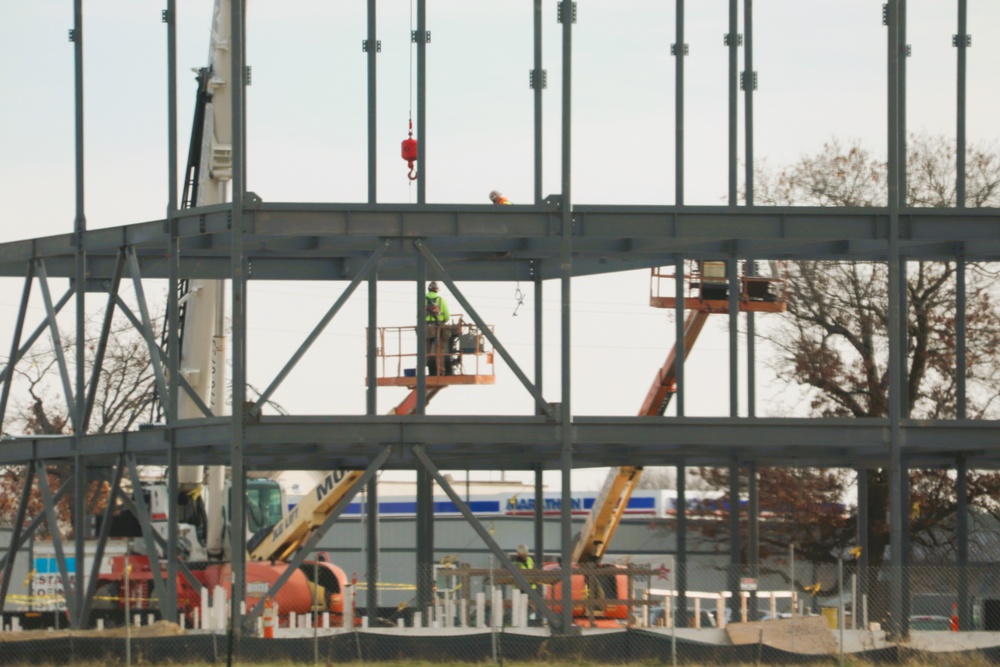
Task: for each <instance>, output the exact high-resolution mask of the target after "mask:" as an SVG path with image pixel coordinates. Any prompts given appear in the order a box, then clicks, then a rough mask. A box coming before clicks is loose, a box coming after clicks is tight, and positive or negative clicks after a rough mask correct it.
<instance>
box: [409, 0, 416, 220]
mask: <svg viewBox="0 0 1000 667" xmlns="http://www.w3.org/2000/svg"><path fill="white" fill-rule="evenodd" d="M414 35H415V33H414V32H413V0H410V66H409V72H408V74H409V75H410V76H409V79H410V94H409V97H408V99H407V102H408V103H409V105H410V134H409V137H410V138H411V139H412V138H413V48H414V46H413V45H414V39H413V37H414ZM410 164H411V166H412V163H410ZM409 180H410V192H409V198H410V203H413V181H415V180H416V174H414V172H413V169H412V168H411V169H410V174H409Z"/></svg>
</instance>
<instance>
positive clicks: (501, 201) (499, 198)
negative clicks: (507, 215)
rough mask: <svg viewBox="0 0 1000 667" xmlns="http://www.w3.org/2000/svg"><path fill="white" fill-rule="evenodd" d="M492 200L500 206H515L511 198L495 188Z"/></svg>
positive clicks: (491, 194) (491, 195)
mask: <svg viewBox="0 0 1000 667" xmlns="http://www.w3.org/2000/svg"><path fill="white" fill-rule="evenodd" d="M490 201H491V202H493V203H494V204H497V205H499V206H513V204H511V203H510V200H509V199H507V198H506V197H504V196H503V195H502V194H501V193H500V191H499V190H494V191H492V192H491V193H490Z"/></svg>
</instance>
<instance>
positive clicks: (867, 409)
mask: <svg viewBox="0 0 1000 667" xmlns="http://www.w3.org/2000/svg"><path fill="white" fill-rule="evenodd" d="M966 164H967V184H966V190H967V203H968V205H970V206H998V205H1000V150H998V148H997V146H996V145H995V144H989V145H974V146H970V147H969V148H968V150H967V152H966ZM907 167H908V170H907V171H908V178H907V188H906V196H907V202H908V204H909V205H910V206H930V207H941V208H945V207H953V206H955V197H956V193H955V151H954V148H953V147H952V145H951V142H949V141H948V140H946V139H945V138H943V137H935V136H928V135H920V134H918V135H913V136H911V137H910V141H909V144H908V159H907ZM886 174H887V170H886V164H885V163H884V162H883V161H881V160H879V159H878V158H876V157H874V156H873V155H872V153H871V152H870V151H868V150H867V149H865V148H864V147H863V146H862V145H861V144H860V143H859V142H852V143H850V144H848V145H843V144H841V143H840V142H839V141H836V140H834V141H831V142H829V143H827V144H826V145H825V146H824V147H823V149H822V150H821V151H820V152H819V153H817V154H815V155H808V156H804V157H802V158H800V160H799V161H798V162H796V163H795V164H793V165H792V166H790V167H787V168H785V169H782V170H780V171H778V172H776V173H772V172H770V171H768V170H766V169H761V170H759V171H758V173H757V175H756V178H755V200H756V201H757V202H758V203H760V204H779V205H811V206H817V205H818V206H844V207H866V206H880V205H884V204H885V202H886V201H887V195H886V182H887V177H886ZM904 260H905V258H904ZM904 267H905V270H906V291H905V300H906V304H905V305H906V323H905V332H906V363H905V365H904V366H905V367H904V387H903V389H904V391H903V394H904V396H903V398H904V400H905V406H904V416H905V417H915V418H926V419H942V418H944V419H947V418H955V417H956V416H957V414H958V400H959V399H958V395H957V386H958V384H957V377H956V373H955V368H956V354H955V353H956V321H957V315H958V313H957V310H956V297H957V294H956V279H955V276H956V272H957V271H958V266H957V265H956V264H955V263H954V262H931V261H923V260H914V261H909V262H904ZM965 269H966V271H967V280H966V300H967V305H966V331H967V346H966V353H967V357H966V361H967V372H966V382H967V388H968V389H967V395H966V411H967V416H968V417H969V418H973V419H983V418H996V417H997V415H998V405H997V401H998V398H1000V312H998V309H997V307H996V304H995V300H996V298H997V292H996V287H995V284H996V280H995V279H996V273H995V268H994V267H992V266H990V265H984V264H975V263H969V264H966V267H965ZM787 299H788V313H787V316H786V317H784V318H775V319H772V320H771V321H770V323H769V325H770V326H769V327H768V328H767V329H764V327H760V328H759V332H760V331H763V333H760V335H761V336H762V337H763V338H764V339H765V340H766V342H767V343H769V344H770V346H771V347H772V348H773V350H774V354H773V355H771V356H770V363H771V365H772V367H773V369H774V371H775V373H776V375H777V377H778V378H780V379H782V380H784V381H786V382H788V383H796V384H799V385H801V386H803V387H804V388H805V389H806V390H807V393H808V396H809V397H810V409H811V411H812V413H813V414H815V415H817V416H838V417H852V416H853V417H883V418H884V417H886V416H887V415H888V413H889V410H888V406H889V402H888V401H889V397H888V389H889V379H888V360H889V340H888V324H889V320H888V317H889V312H888V310H889V309H888V271H887V267H886V265H885V264H884V263H880V262H858V261H849V262H815V261H802V260H800V261H794V262H791V263H790V270H789V282H788V296H787ZM703 473H704V475H705V477H706V479H707V480H709V481H710V483H712V484H713V485H714V486H716V488H719V489H724V488H725V487H726V485H727V484H728V472H727V471H725V470H707V469H706V470H704V471H703ZM765 475H767V476H770V477H771V478H772V479H773V481H775V482H776V484H773V485H772V484H763V485H762V488H761V505H762V507H766V508H767V509H768V510H769V511H772V512H776V513H778V515H779V516H781V517H782V519H783V521H781V522H774V524H773V527H774V528H775V529H776V530H779V531H780V532H782V533H783V535H776V536H772V537H774V542H775V544H780V543H781V541H782V540H784V541H785V542H786V543H787V542H788V541H795V542H796V544H798V545H803V547H804V548H806V549H808V551H809V553H810V555H811V556H812V557H813V558H814V559H817V560H834V559H836V558H837V557H838V554H840V553H842V552H843V549H844V548H845V547H846V546H849V545H850V543H851V542H853V540H854V537H853V536H854V535H855V534H856V530H857V522H856V516H855V515H854V514H853V513H848V514H849V517H848V518H849V520H847V521H845V520H844V518H845V508H844V506H843V505H842V504H841V502H839V499H838V498H837V495H840V498H842V497H843V495H842V494H843V490H844V489H845V488H846V487H847V486H849V484H850V483H851V480H850V479H849V475H850V474H849V473H847V472H845V471H839V472H838V471H829V470H799V471H795V473H794V474H791V473H787V474H786V472H782V471H777V470H762V477H764V476H765ZM970 477H971V480H970V485H969V502H970V503H971V504H972V505H973V506H975V507H978V508H979V509H980V511H983V512H989V513H994V514H995V513H996V510H997V507H996V502H995V500H994V499H995V498H996V497H997V494H998V493H1000V475H998V474H995V473H989V474H973V475H971V476H970ZM791 478H794V480H792V479H791ZM791 481H794V486H792V487H791V488H797V489H798V493H799V495H802V496H803V497H802V498H801V499H799V500H797V501H793V500H792V499H791V498H789V497H788V494H787V493H786V490H787V489H788V488H789V484H790V483H791ZM910 485H911V503H912V507H911V512H910V514H911V521H910V530H911V539H912V540H913V543H914V544H915V545H918V546H924V547H926V548H925V549H924V550H922V553H924V554H944V553H946V551H947V550H945V549H942V548H941V545H940V542H941V541H942V539H941V538H942V534H943V533H942V529H945V530H946V531H947V532H949V534H952V535H953V533H950V527H951V525H952V524H953V521H954V515H955V509H956V499H955V478H954V475H949V474H947V473H941V472H940V471H911V473H910ZM772 487H773V488H772ZM767 489H770V491H766V490H767ZM766 493H767V494H770V495H766ZM868 495H869V507H868V525H869V529H868V542H869V545H870V553H869V557H870V562H871V563H872V564H878V563H880V562H881V559H882V557H883V553H884V549H885V547H886V546H887V544H888V525H887V523H886V521H885V517H886V511H887V508H888V500H889V498H888V477H887V475H886V471H884V470H873V471H870V472H869V476H868ZM803 502H806V503H810V502H811V503H812V504H811V505H810V506H803V505H802V503H803ZM853 511H854V512H856V509H855V510H853ZM824 513H825V514H826V516H821V515H822V514H824ZM819 523H823V524H824V525H827V526H829V527H830V528H831V529H830V530H826V531H817V530H816V526H817V525H818V524H819ZM720 527H721V528H722V530H723V531H724V530H725V528H726V526H725V525H724V524H723V525H721V526H720ZM764 539H765V540H767V539H769V538H767V537H765V538H764ZM931 557H933V556H931Z"/></svg>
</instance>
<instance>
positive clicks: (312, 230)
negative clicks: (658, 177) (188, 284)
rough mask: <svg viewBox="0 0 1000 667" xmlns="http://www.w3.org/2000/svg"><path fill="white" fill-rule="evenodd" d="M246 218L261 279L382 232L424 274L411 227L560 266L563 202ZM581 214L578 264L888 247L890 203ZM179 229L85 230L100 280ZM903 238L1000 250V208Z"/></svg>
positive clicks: (348, 266) (211, 219)
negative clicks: (122, 254) (118, 259)
mask: <svg viewBox="0 0 1000 667" xmlns="http://www.w3.org/2000/svg"><path fill="white" fill-rule="evenodd" d="M230 215H231V214H230V211H229V210H228V209H224V208H221V207H219V206H212V207H204V208H200V209H188V210H185V211H183V212H182V214H181V215H180V216H179V217H178V228H179V240H180V245H181V260H180V273H181V277H185V278H187V277H190V278H223V277H226V276H227V275H228V273H227V271H228V267H229V251H230V247H231V242H230V234H231V230H230ZM245 219H246V221H247V230H248V233H247V234H246V235H245V236H244V247H245V252H246V255H247V257H248V258H249V259H250V262H251V274H250V277H251V279H268V280H300V279H308V280H350V279H352V278H353V277H354V276H355V275H356V272H357V271H358V270H360V267H361V265H362V264H363V262H364V258H365V257H366V256H367V255H368V254H370V253H371V251H372V249H373V248H374V247H375V245H376V244H377V243H378V239H380V238H382V239H397V240H398V242H397V243H394V244H392V246H391V247H390V249H389V251H388V253H387V254H386V258H387V259H386V260H385V265H384V267H380V270H379V278H380V279H382V280H412V276H413V266H414V263H415V261H416V255H415V253H414V251H413V249H412V246H411V245H410V244H409V243H404V241H405V240H409V239H414V238H421V239H426V243H427V245H428V247H430V248H432V250H433V253H434V255H435V256H436V257H438V258H439V259H440V260H441V261H442V263H443V264H445V265H446V267H447V268H448V271H449V274H451V275H452V276H453V277H454V278H455V279H456V280H515V279H526V278H528V277H534V276H536V275H540V276H541V277H542V278H554V277H557V276H558V275H559V273H558V271H559V268H558V261H559V256H560V255H559V253H560V246H559V244H560V238H561V225H562V223H561V218H560V214H559V210H558V208H557V207H555V206H549V205H543V206H515V207H497V206H479V205H464V206H463V205H437V206H434V205H423V206H412V205H404V204H374V205H368V204H294V203H288V204H265V203H255V204H252V205H251V206H250V207H249V208H248V209H247V210H246V212H245ZM573 225H574V228H573V257H574V261H573V265H574V275H590V274H599V273H612V272H616V271H622V270H629V269H635V268H646V267H649V266H656V265H658V264H662V263H664V262H666V261H667V259H668V257H670V256H672V255H673V254H684V255H686V256H690V257H724V256H729V255H731V254H733V253H735V254H736V255H737V256H738V257H753V258H755V259H769V258H807V259H832V260H846V259H882V258H884V257H885V256H886V254H887V250H888V213H887V211H886V210H885V209H882V208H858V209H850V208H832V207H831V208H816V207H790V206H783V207H725V206H679V207H678V206H577V207H575V208H574V209H573ZM169 238H170V235H169V233H168V227H167V225H166V222H165V221H162V220H161V221H153V222H145V223H138V224H134V225H127V226H123V227H112V228H107V229H97V230H89V231H87V232H85V233H84V236H83V246H84V249H85V250H86V252H87V255H88V268H89V270H90V272H91V276H92V280H94V281H98V282H99V281H101V280H107V279H109V278H110V277H111V276H112V275H113V271H114V261H115V256H116V254H117V252H118V249H119V248H120V247H122V246H128V247H133V248H135V250H136V253H137V256H138V259H139V263H140V267H141V272H142V275H143V276H145V277H148V278H165V277H166V276H167V273H168V264H167V261H166V247H167V242H168V240H169ZM900 248H901V253H902V254H903V255H904V256H905V257H910V258H914V259H953V258H955V257H958V256H960V255H964V256H965V257H966V258H968V259H970V260H996V259H1000V210H998V209H905V210H904V211H903V212H902V213H901V215H900ZM73 253H74V246H73V235H71V234H65V235H61V236H51V237H46V238H40V239H34V240H29V241H16V242H12V243H4V244H0V276H11V277H21V276H22V275H23V272H24V263H25V262H27V261H29V260H32V259H36V258H43V259H45V260H46V261H47V268H48V270H49V275H50V276H54V277H56V276H58V277H70V276H71V275H72V273H73V270H74V266H75V265H74V254H73ZM529 262H533V263H534V271H535V273H531V268H530V267H529Z"/></svg>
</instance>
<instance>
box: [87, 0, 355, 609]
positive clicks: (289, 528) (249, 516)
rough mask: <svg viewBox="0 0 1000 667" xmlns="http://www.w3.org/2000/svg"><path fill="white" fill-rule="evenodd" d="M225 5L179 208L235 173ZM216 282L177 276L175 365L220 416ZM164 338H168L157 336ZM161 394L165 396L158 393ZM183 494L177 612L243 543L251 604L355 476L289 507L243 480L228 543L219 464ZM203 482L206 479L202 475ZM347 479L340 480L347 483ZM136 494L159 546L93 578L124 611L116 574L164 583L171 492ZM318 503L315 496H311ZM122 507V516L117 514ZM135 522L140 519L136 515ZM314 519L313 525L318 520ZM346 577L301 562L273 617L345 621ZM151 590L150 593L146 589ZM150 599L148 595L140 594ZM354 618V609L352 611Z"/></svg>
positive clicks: (135, 582)
mask: <svg viewBox="0 0 1000 667" xmlns="http://www.w3.org/2000/svg"><path fill="white" fill-rule="evenodd" d="M230 7H231V3H230V2H228V1H226V0H216V2H215V8H214V11H213V14H212V16H213V19H212V31H211V41H210V48H209V65H208V67H206V68H203V69H201V70H200V71H199V72H198V84H199V87H198V95H197V100H196V109H195V114H194V126H193V130H192V135H191V142H190V147H189V152H188V161H187V170H186V173H185V180H184V195H183V198H182V206H183V207H185V208H188V207H191V206H206V205H210V204H221V203H224V202H225V201H226V199H227V196H226V190H227V185H228V182H229V181H230V180H231V179H232V175H233V173H232V140H233V122H232V108H231V89H230V82H229V81H228V77H229V76H230V73H231V71H232V54H231V32H232V31H231V16H230ZM224 293H225V290H224V283H223V281H221V280H201V281H194V280H191V281H181V285H180V289H179V294H178V301H179V309H180V310H181V311H182V313H183V316H182V318H181V327H180V331H179V332H178V338H179V340H180V345H179V347H180V371H181V374H182V375H183V377H184V379H185V380H186V381H187V382H188V384H190V385H191V386H192V387H193V388H194V390H195V393H197V395H198V398H199V399H200V402H201V403H203V404H205V405H207V406H209V407H210V408H211V409H212V410H213V411H214V412H215V413H216V414H222V410H223V408H224V403H225V395H224V391H225V386H226V382H225V378H224V377H222V373H223V370H224V368H225V366H226V364H225V359H224V354H225V349H226V346H225V338H224V337H225V332H224V317H223V314H224V313H225V307H224V302H223V295H224ZM163 340H164V343H165V342H166V340H167V336H166V335H164V338H163ZM161 398H162V397H161ZM178 415H179V418H181V419H187V418H195V417H201V416H203V412H202V410H201V408H200V407H199V406H198V405H196V401H195V400H194V399H192V398H191V397H189V396H187V395H185V394H184V393H183V392H182V394H181V400H180V403H179V405H178ZM177 470H178V473H177V474H178V481H179V486H180V489H181V497H180V498H179V499H178V501H179V502H178V505H179V507H180V508H181V511H180V512H179V513H181V514H182V515H183V516H182V517H180V518H178V517H174V519H173V520H174V521H179V527H180V530H179V534H180V540H179V541H180V543H181V545H183V546H182V548H181V550H180V551H181V554H180V555H181V559H182V560H183V561H185V567H184V568H183V569H184V572H183V573H180V574H178V580H177V582H176V586H177V604H178V609H179V611H180V612H181V613H182V614H184V615H187V616H189V617H190V616H191V615H192V614H193V613H194V611H195V610H196V609H198V608H199V605H201V604H202V602H203V601H202V600H201V599H200V598H201V590H202V588H204V589H208V590H210V591H211V590H213V588H214V587H215V586H220V587H222V588H223V589H224V590H225V591H226V596H227V597H230V596H231V590H232V571H231V568H230V565H229V563H228V562H227V561H228V560H229V559H230V558H231V555H232V554H231V550H232V549H239V548H246V547H247V545H249V549H248V553H249V558H250V559H249V560H248V562H247V563H246V581H245V584H246V585H245V590H246V602H247V605H248V608H251V607H252V606H253V605H255V604H256V603H257V601H258V600H259V599H260V597H261V596H262V595H263V594H264V593H266V592H267V591H268V590H270V588H271V586H272V585H273V584H274V583H275V582H276V581H277V580H278V579H279V577H282V576H283V575H284V574H285V573H286V571H287V569H288V565H287V563H286V562H283V560H284V559H287V558H289V557H290V556H291V555H292V554H294V552H295V551H296V550H297V549H299V548H300V547H301V546H302V545H303V543H304V541H305V539H307V538H308V535H309V534H311V533H312V531H313V530H315V528H316V527H317V526H318V525H320V524H321V523H322V520H323V518H324V513H327V514H328V513H329V512H330V511H332V508H333V506H334V505H336V501H337V500H339V498H340V497H342V496H343V494H344V493H346V492H347V490H348V489H350V486H351V484H353V481H354V480H355V479H356V477H357V476H358V475H359V473H346V474H345V473H343V472H340V471H338V472H336V473H330V474H329V475H328V476H327V478H326V481H324V482H323V483H322V484H320V486H319V487H317V489H316V490H315V491H314V492H313V494H312V495H310V496H307V501H304V502H302V503H299V505H298V506H296V507H295V508H293V509H292V510H291V511H290V512H288V513H287V514H286V513H285V512H286V508H287V506H286V503H285V499H284V494H283V493H282V491H281V489H280V486H279V485H278V483H277V482H275V481H274V480H269V479H249V480H247V483H246V489H247V497H246V502H245V504H244V507H245V508H246V510H247V511H246V521H247V531H246V533H245V535H246V538H245V540H240V539H238V538H236V539H230V540H225V539H223V538H224V535H225V534H226V533H228V534H229V535H230V536H238V535H240V533H242V532H243V530H242V528H239V529H237V527H235V526H231V525H229V524H230V519H231V512H230V502H231V500H232V493H231V490H230V489H229V488H228V486H227V485H226V484H225V481H224V480H225V471H224V468H222V467H213V468H209V469H208V471H207V474H206V473H205V471H204V470H203V469H202V468H201V467H179V468H178V469H177ZM205 479H207V482H205V481H204V480H205ZM345 485H346V486H345ZM140 491H141V493H142V495H143V499H144V500H145V501H146V505H147V506H148V507H151V513H150V516H151V517H152V520H153V523H154V527H156V529H157V531H158V533H159V534H160V538H161V540H160V541H161V546H160V548H159V549H156V551H157V553H149V549H148V548H145V549H143V551H144V553H133V552H132V547H131V545H130V546H129V549H128V551H127V552H126V553H125V554H124V555H117V556H113V557H111V559H110V563H109V567H106V568H103V569H102V572H101V574H100V575H99V577H98V579H99V586H100V589H101V591H102V597H104V598H105V600H106V604H105V606H106V607H109V608H116V607H117V608H126V607H128V608H131V607H132V606H133V604H134V602H133V597H134V596H129V597H128V598H125V597H123V596H122V594H121V590H122V589H123V588H124V587H123V586H122V585H121V584H122V583H123V580H126V579H127V581H128V584H129V586H128V587H129V588H131V589H133V590H135V589H136V588H139V589H140V590H143V588H142V587H144V586H145V587H146V588H149V587H151V586H153V587H155V586H158V585H161V584H164V585H165V584H166V582H165V577H164V575H163V573H164V571H165V569H166V568H165V564H164V563H163V562H162V561H161V559H160V555H161V554H160V553H159V552H160V551H163V552H165V551H166V548H165V547H164V546H162V545H163V543H164V542H163V540H164V539H166V538H167V535H166V528H167V524H166V520H167V516H168V512H167V508H168V506H169V497H168V492H167V486H166V483H165V482H155V483H152V484H143V486H142V489H135V490H133V495H135V494H138V493H139V492H140ZM317 496H318V497H319V498H320V501H319V502H313V499H315V498H316V497H317ZM125 514H128V512H124V513H122V515H125ZM132 521H134V522H135V523H136V527H137V530H136V534H137V535H138V534H140V531H138V522H137V521H135V516H134V515H133V516H132ZM317 521H318V522H319V523H317ZM347 585H348V580H347V577H346V575H345V574H344V572H343V571H342V570H341V569H340V568H338V567H336V566H335V565H333V564H332V563H330V562H328V561H327V560H325V559H323V558H318V559H317V561H306V562H305V563H303V564H302V565H300V566H299V567H298V569H297V571H296V572H294V573H292V574H291V575H290V576H289V578H288V580H287V582H286V583H285V584H284V585H283V586H282V587H281V588H280V589H279V590H278V591H277V592H275V593H274V602H275V603H276V604H277V606H278V609H279V617H278V622H279V624H281V623H282V619H287V617H288V615H289V614H290V613H292V612H294V613H300V614H301V613H308V612H310V611H328V612H331V613H332V615H333V616H334V618H335V623H336V619H337V617H340V621H341V622H344V616H345V614H344V604H345V603H344V591H345V588H346V587H347ZM149 592H151V591H149ZM147 599H148V596H147ZM349 616H350V618H351V620H350V623H353V613H351V614H349Z"/></svg>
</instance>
